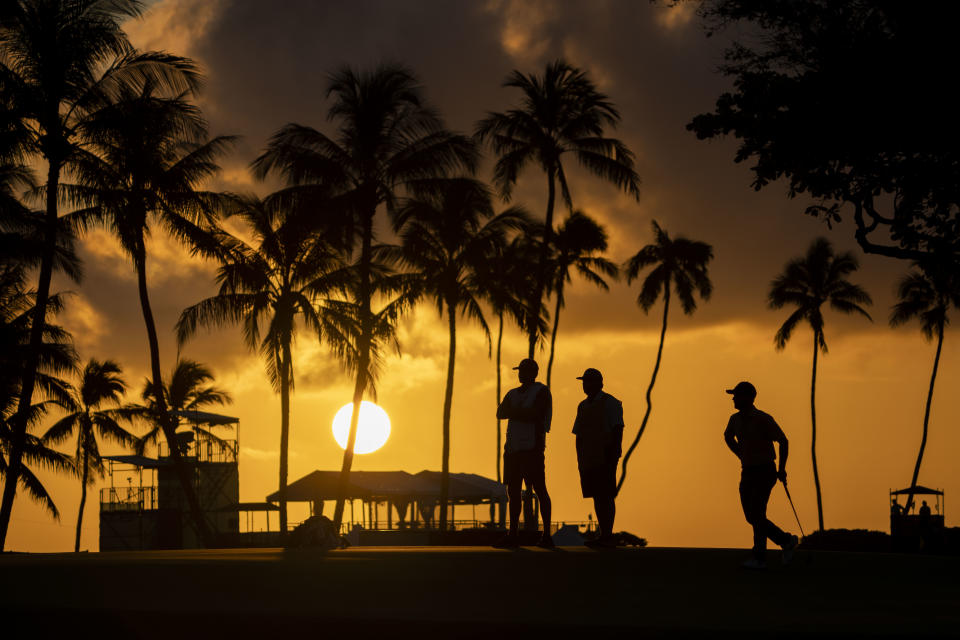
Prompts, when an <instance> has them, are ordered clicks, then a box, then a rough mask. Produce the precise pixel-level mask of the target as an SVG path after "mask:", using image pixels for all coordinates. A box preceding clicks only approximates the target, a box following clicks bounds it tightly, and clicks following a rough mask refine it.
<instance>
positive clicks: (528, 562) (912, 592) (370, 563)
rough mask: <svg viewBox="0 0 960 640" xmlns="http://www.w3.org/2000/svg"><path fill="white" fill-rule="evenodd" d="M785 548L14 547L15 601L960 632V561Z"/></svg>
mask: <svg viewBox="0 0 960 640" xmlns="http://www.w3.org/2000/svg"><path fill="white" fill-rule="evenodd" d="M770 555H771V558H770V560H771V561H772V562H771V569H770V570H768V571H767V572H765V573H753V572H748V571H746V570H743V569H740V568H739V563H740V561H741V560H742V559H744V558H745V557H746V552H744V551H734V550H725V549H663V548H661V549H629V550H628V549H623V550H616V551H608V552H595V551H590V550H588V549H585V548H582V547H579V548H567V549H561V550H558V551H553V552H551V551H543V550H540V549H529V550H528V549H523V550H520V551H517V552H510V551H497V550H492V549H485V548H463V547H459V548H449V547H448V548H439V547H438V548H422V547H420V548H369V547H367V548H352V549H348V550H345V551H337V552H332V553H327V554H323V553H319V552H314V551H299V552H286V553H285V552H283V551H281V550H277V549H246V550H223V551H216V550H213V551H157V552H118V553H110V554H79V555H73V554H50V555H33V554H31V555H19V554H8V555H5V556H2V557H0V576H2V580H0V603H2V604H0V609H2V611H0V613H2V615H3V621H4V622H3V623H2V624H3V627H4V629H5V630H9V626H7V620H10V616H12V618H13V620H14V626H15V627H16V628H18V629H20V630H21V631H30V630H32V631H33V632H34V633H36V632H37V631H38V630H40V629H43V630H44V633H46V634H53V633H54V629H55V628H59V629H57V630H69V629H76V628H83V627H85V628H88V629H101V630H102V631H103V632H104V633H106V634H107V635H109V636H113V637H130V638H138V637H159V636H162V635H164V634H174V635H171V636H168V637H174V636H176V637H202V636H206V637H218V636H219V637H225V636H226V634H228V633H229V634H236V633H239V634H240V635H237V636H235V637H251V638H252V637H263V636H266V637H279V636H278V635H277V634H278V633H279V634H289V633H300V632H303V633H309V634H311V636H314V635H318V634H319V635H324V634H326V633H330V632H336V633H348V634H350V635H351V637H367V636H374V635H376V636H381V637H383V636H384V634H386V635H387V636H388V637H389V636H398V637H406V636H409V635H412V634H417V635H423V634H426V635H425V636H424V637H436V636H437V635H438V634H440V633H443V634H444V635H445V636H447V637H458V638H459V637H508V636H513V635H517V634H520V633H524V632H528V631H534V630H536V631H539V632H549V633H550V634H551V635H554V636H556V635H562V636H566V635H579V636H581V637H585V636H583V634H588V635H589V633H590V630H591V629H593V630H604V631H609V632H614V631H643V632H645V635H647V636H651V635H652V636H659V635H667V634H670V635H676V633H677V632H688V633H690V634H702V632H703V631H705V630H714V631H724V630H727V631H733V630H737V631H739V632H740V633H738V635H745V634H746V635H760V634H762V635H768V634H769V633H770V632H772V631H776V632H778V633H779V634H780V635H783V634H788V635H789V634H796V635H806V634H811V633H818V634H823V633H830V634H844V635H848V634H862V635H888V634H895V635H903V634H910V635H918V634H919V635H940V636H942V635H944V634H958V633H960V608H957V607H956V606H955V605H956V603H957V602H960V581H958V580H957V577H958V575H960V558H952V557H946V558H945V557H924V556H905V555H894V554H854V553H829V552H817V553H813V552H799V553H798V555H797V557H796V559H795V561H794V564H793V565H791V566H789V567H781V566H780V565H779V554H775V553H771V554H770ZM748 603H756V604H755V605H754V604H748ZM747 612H750V613H749V614H748V613H747ZM81 622H82V623H83V627H78V626H77V625H78V623H81ZM87 625H89V626H87ZM598 628H599V629H598ZM603 628H605V629H603ZM121 634H122V636H121ZM538 635H539V633H538Z"/></svg>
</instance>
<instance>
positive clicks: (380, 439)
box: [333, 400, 390, 453]
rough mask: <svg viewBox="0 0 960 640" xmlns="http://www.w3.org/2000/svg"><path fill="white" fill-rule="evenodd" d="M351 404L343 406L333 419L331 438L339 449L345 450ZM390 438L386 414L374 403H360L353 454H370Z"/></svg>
mask: <svg viewBox="0 0 960 640" xmlns="http://www.w3.org/2000/svg"><path fill="white" fill-rule="evenodd" d="M352 411H353V403H352V402H349V403H347V404H345V405H343V406H342V407H341V408H340V410H339V411H337V415H335V416H334V417H333V437H334V439H335V440H336V441H337V444H339V445H340V447H341V448H343V449H346V448H347V435H348V434H349V432H350V413H351V412H352ZM389 437H390V418H389V416H387V412H386V411H384V410H383V409H382V408H380V407H378V406H377V405H375V404H374V403H372V402H370V401H368V400H364V401H363V402H362V403H360V423H359V425H357V444H356V447H355V448H354V453H372V452H374V451H376V450H377V449H379V448H380V447H382V446H383V445H384V443H386V441H387V438H389Z"/></svg>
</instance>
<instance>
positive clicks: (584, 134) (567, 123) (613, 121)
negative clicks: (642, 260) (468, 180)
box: [476, 60, 640, 358]
mask: <svg viewBox="0 0 960 640" xmlns="http://www.w3.org/2000/svg"><path fill="white" fill-rule="evenodd" d="M503 86H505V87H515V88H517V89H520V91H521V92H522V93H523V99H522V102H521V104H520V106H519V107H515V108H513V109H510V110H509V111H506V112H502V113H489V114H488V115H487V117H486V118H484V119H483V120H481V121H480V122H479V123H478V124H477V127H476V135H477V137H479V138H480V140H482V141H487V142H489V144H490V146H491V147H492V148H493V151H494V153H496V154H497V163H496V165H495V167H494V174H493V181H494V184H495V185H496V187H497V188H498V189H499V191H500V195H501V196H502V197H503V198H504V199H505V200H507V201H509V199H510V196H511V194H512V191H513V185H514V184H516V182H517V178H518V177H519V175H520V172H521V171H522V170H523V169H524V167H526V166H527V165H528V164H531V163H535V164H536V165H538V166H539V167H540V169H542V170H543V172H544V173H545V174H546V175H547V209H546V215H545V216H544V221H543V239H544V244H543V245H542V246H541V252H540V261H539V269H538V273H537V283H536V287H535V289H534V291H533V296H534V297H533V300H531V302H530V303H529V308H530V311H531V313H533V312H535V311H536V309H537V308H538V307H539V306H540V301H541V299H542V298H543V293H544V291H545V289H546V287H547V286H548V284H549V282H548V274H547V260H548V250H549V247H550V246H551V245H552V242H553V209H554V203H555V201H556V191H557V184H559V185H560V197H561V198H562V199H563V201H564V203H565V204H566V205H567V207H568V208H569V209H570V210H571V211H572V210H573V201H572V198H571V196H570V189H569V186H568V184H567V175H566V172H565V171H564V166H563V155H564V154H566V153H571V154H572V155H573V156H574V157H576V159H577V161H578V162H579V163H580V165H581V166H582V167H584V168H585V169H587V171H589V172H590V173H592V174H593V175H595V176H597V177H600V178H603V179H604V180H606V181H607V182H610V183H612V184H614V185H615V186H616V187H617V188H619V189H622V190H624V191H625V192H627V193H629V194H630V195H632V196H633V197H634V198H638V197H639V195H640V177H639V176H638V175H637V173H636V172H635V171H634V169H633V153H632V152H631V151H630V150H629V149H628V148H627V146H626V145H625V144H623V143H622V142H621V141H620V140H618V139H616V138H609V137H606V136H605V135H604V129H605V128H607V127H615V126H616V125H617V123H619V121H620V113H619V111H617V108H616V107H615V106H614V105H613V103H612V102H610V100H609V99H608V97H607V96H606V95H604V94H603V93H601V92H600V91H598V90H597V88H596V86H595V85H594V84H593V81H592V80H591V79H590V78H589V77H587V74H586V73H585V72H584V71H582V70H580V69H578V68H576V67H574V66H572V65H570V64H568V63H567V62H565V61H563V60H557V61H556V62H554V63H552V64H548V65H547V67H546V69H545V70H544V73H543V75H542V76H537V75H535V74H529V75H526V74H523V73H521V72H519V71H516V70H514V71H513V73H511V74H510V75H509V76H508V77H507V79H506V80H505V81H504V83H503ZM536 325H537V322H536V319H535V318H531V319H530V320H529V321H528V322H527V330H528V332H529V354H528V355H529V357H531V358H532V357H533V356H534V349H535V347H536V345H537V341H538V340H539V334H537V333H535V331H534V329H535V328H536Z"/></svg>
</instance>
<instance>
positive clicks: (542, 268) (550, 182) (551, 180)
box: [527, 167, 557, 358]
mask: <svg viewBox="0 0 960 640" xmlns="http://www.w3.org/2000/svg"><path fill="white" fill-rule="evenodd" d="M556 198H557V185H556V169H555V168H553V167H551V168H550V169H548V170H547V213H546V215H545V216H544V220H543V245H542V246H541V247H540V262H539V264H538V265H537V285H536V288H535V289H534V291H533V298H532V299H531V300H530V308H529V309H528V310H527V330H528V331H529V336H530V340H529V345H528V346H529V348H528V350H527V351H528V353H527V357H528V358H533V355H534V352H535V351H536V348H537V338H538V334H537V328H538V327H539V325H540V323H539V322H538V320H539V316H540V303H541V302H542V300H543V291H544V289H546V288H547V256H548V255H549V252H550V243H551V242H552V241H553V207H554V202H555V201H556Z"/></svg>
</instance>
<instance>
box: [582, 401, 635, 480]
mask: <svg viewBox="0 0 960 640" xmlns="http://www.w3.org/2000/svg"><path fill="white" fill-rule="evenodd" d="M573 432H574V433H575V434H576V435H577V465H578V466H579V468H580V469H581V471H582V470H584V469H593V468H596V467H598V466H609V465H610V464H611V463H612V464H613V465H614V467H616V462H617V459H618V458H619V450H620V438H621V437H622V435H623V405H622V404H621V403H620V401H619V400H617V399H616V398H614V397H613V396H612V395H610V394H609V393H604V392H603V391H600V392H598V393H596V394H595V395H594V396H593V397H592V398H586V399H584V400H582V401H581V402H580V404H579V405H578V406H577V418H576V420H574V422H573ZM611 451H614V452H615V453H613V454H611Z"/></svg>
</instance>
